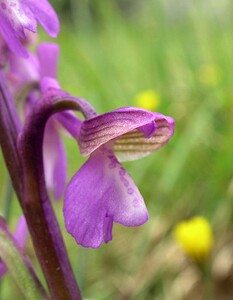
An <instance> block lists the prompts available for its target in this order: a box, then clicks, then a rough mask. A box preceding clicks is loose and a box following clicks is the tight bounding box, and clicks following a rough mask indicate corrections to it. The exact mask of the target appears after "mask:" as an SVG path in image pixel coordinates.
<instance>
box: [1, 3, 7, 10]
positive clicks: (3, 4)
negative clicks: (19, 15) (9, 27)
mask: <svg viewBox="0 0 233 300" xmlns="http://www.w3.org/2000/svg"><path fill="white" fill-rule="evenodd" d="M1 8H2V9H4V10H5V9H6V3H4V2H2V3H1Z"/></svg>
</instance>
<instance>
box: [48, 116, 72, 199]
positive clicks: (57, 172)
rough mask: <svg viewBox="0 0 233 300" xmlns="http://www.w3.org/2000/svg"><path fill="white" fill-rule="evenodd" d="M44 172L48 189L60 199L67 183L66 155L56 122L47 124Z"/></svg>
mask: <svg viewBox="0 0 233 300" xmlns="http://www.w3.org/2000/svg"><path fill="white" fill-rule="evenodd" d="M43 147H44V149H43V151H44V170H45V181H46V184H47V187H48V188H49V189H50V190H53V191H54V197H55V199H59V198H60V197H61V196H62V193H63V191H64V188H65V183H66V169H67V165H66V154H65V149H64V146H63V143H62V141H61V139H60V137H59V133H58V129H57V127H56V124H55V121H54V120H52V119H51V120H49V121H48V122H47V124H46V128H45V134H44V144H43Z"/></svg>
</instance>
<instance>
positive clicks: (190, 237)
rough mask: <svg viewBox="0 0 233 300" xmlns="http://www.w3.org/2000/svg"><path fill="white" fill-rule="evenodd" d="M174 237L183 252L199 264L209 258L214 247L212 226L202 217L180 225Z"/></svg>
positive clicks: (175, 230) (176, 228) (177, 226)
mask: <svg viewBox="0 0 233 300" xmlns="http://www.w3.org/2000/svg"><path fill="white" fill-rule="evenodd" d="M174 237H175V239H176V241H177V243H178V244H179V245H180V247H181V248H182V249H183V251H184V252H185V253H186V254H188V255H189V256H190V257H191V258H193V259H194V260H195V261H198V262H201V261H203V260H204V259H205V258H206V257H207V256H208V254H209V253H210V250H211V249H212V246H213V235H212V230H211V227H210V224H209V222H208V221H207V220H206V219H205V218H203V217H201V216H197V217H194V218H192V219H190V220H188V221H183V222H180V223H178V224H177V225H176V227H175V229H174Z"/></svg>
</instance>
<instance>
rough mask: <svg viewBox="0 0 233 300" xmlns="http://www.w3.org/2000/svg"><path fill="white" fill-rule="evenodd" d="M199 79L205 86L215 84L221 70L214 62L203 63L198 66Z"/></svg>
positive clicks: (217, 81)
mask: <svg viewBox="0 0 233 300" xmlns="http://www.w3.org/2000/svg"><path fill="white" fill-rule="evenodd" d="M198 73H199V80H200V82H201V83H202V84H204V85H207V86H216V85H218V83H219V82H220V79H221V71H220V69H219V67H218V65H216V64H203V65H201V66H200V68H199V71H198Z"/></svg>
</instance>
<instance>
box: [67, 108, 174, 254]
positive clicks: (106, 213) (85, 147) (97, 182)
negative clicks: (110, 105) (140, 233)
mask: <svg viewBox="0 0 233 300" xmlns="http://www.w3.org/2000/svg"><path fill="white" fill-rule="evenodd" d="M173 133H174V120H173V119H172V118H171V117H166V116H164V115H162V114H159V113H152V112H149V111H146V110H144V109H137V108H132V107H126V108H120V109H117V110H115V111H112V112H109V113H105V114H103V115H98V116H96V117H93V118H90V119H87V120H86V121H84V122H83V123H82V125H81V128H80V131H79V133H78V136H77V139H78V143H79V146H80V151H81V154H82V155H83V156H86V155H90V157H89V159H88V160H87V162H86V163H85V164H84V165H83V166H82V167H81V169H80V170H79V171H78V172H77V173H76V174H75V175H74V176H73V178H72V179H71V181H70V183H69V185H68V187H67V189H66V192H65V202H64V217H65V225H66V229H67V231H68V232H69V233H70V234H71V235H72V236H73V237H74V238H75V240H76V242H77V243H78V244H80V245H82V246H85V247H92V248H97V247H99V246H100V245H101V243H102V242H103V241H105V242H108V241H110V240H111V239H112V226H113V222H116V223H120V224H122V225H125V226H139V225H141V224H143V223H145V222H146V221H147V220H148V212H147V209H146V206H145V203H144V201H143V198H142V196H141V194H140V192H139V190H138V188H137V187H136V185H135V183H134V182H133V180H132V178H131V177H130V176H129V175H128V174H127V172H126V170H125V169H124V167H123V166H122V165H121V164H120V162H119V161H129V160H134V159H138V158H140V157H143V156H146V155H148V154H150V153H151V152H153V151H155V150H157V149H159V148H160V147H162V146H163V145H164V144H166V143H167V142H168V141H169V139H170V138H171V137H172V135H173ZM118 159H119V160H118Z"/></svg>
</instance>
